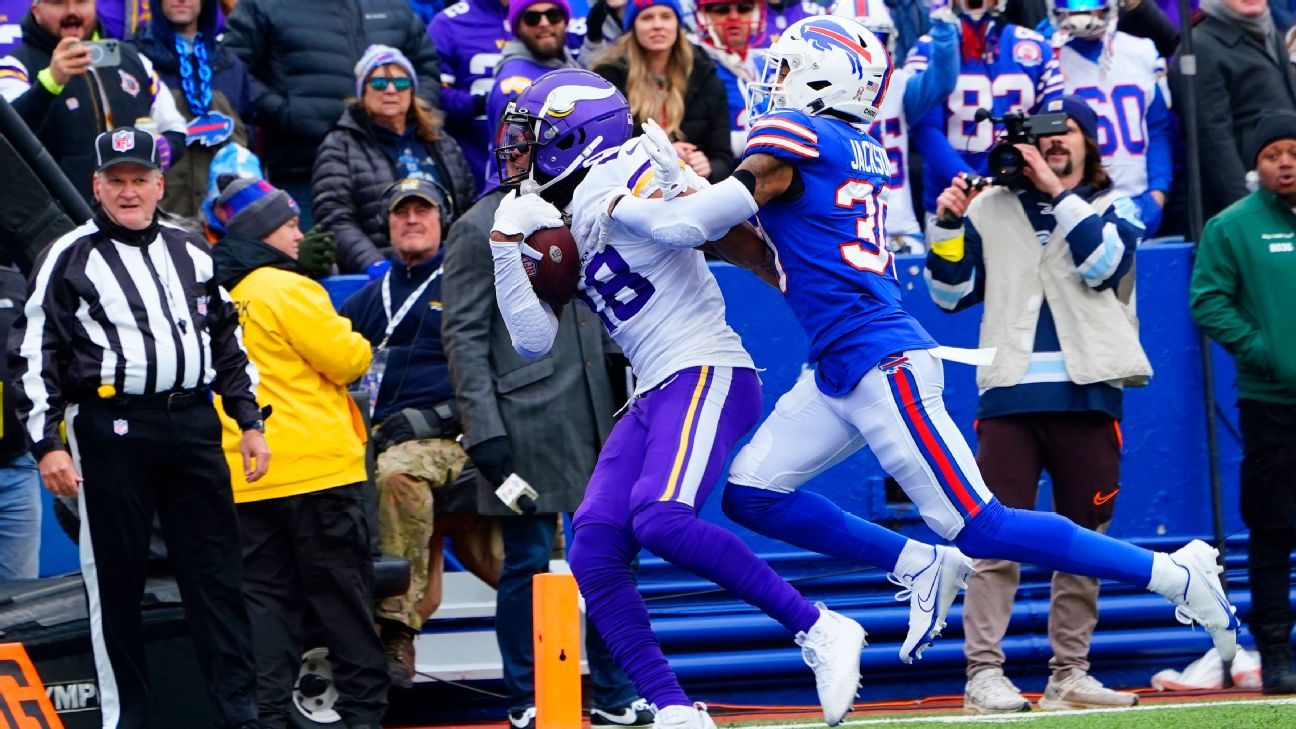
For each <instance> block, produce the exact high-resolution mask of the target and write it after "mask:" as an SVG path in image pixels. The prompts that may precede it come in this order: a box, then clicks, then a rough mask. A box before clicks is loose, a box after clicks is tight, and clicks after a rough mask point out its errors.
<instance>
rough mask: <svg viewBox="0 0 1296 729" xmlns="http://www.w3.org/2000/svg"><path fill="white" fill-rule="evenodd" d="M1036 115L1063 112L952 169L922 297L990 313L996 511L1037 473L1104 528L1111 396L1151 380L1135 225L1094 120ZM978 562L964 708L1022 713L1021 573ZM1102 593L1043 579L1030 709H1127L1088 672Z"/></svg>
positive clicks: (989, 445)
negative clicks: (1017, 618) (1011, 675)
mask: <svg viewBox="0 0 1296 729" xmlns="http://www.w3.org/2000/svg"><path fill="white" fill-rule="evenodd" d="M1043 111H1047V112H1060V114H1061V115H1059V116H1054V115H1052V114H1049V115H1043V114H1041V115H1039V116H1036V117H1034V118H1027V119H1016V120H1013V119H1009V120H1007V121H1008V123H1007V124H1006V126H1007V127H1008V128H1009V129H1010V130H1015V131H1016V132H1017V133H1016V134H1015V135H1010V139H1009V140H1008V141H1005V142H1003V143H1001V144H1000V145H998V146H997V147H996V148H995V149H994V150H992V151H991V153H990V160H989V162H990V167H991V168H992V169H993V170H994V171H995V173H996V174H997V175H999V177H996V178H995V179H994V180H985V179H982V178H972V177H967V176H964V175H960V176H958V177H955V178H954V180H953V181H952V182H951V184H950V186H949V187H948V188H946V189H945V191H944V192H942V193H941V194H940V196H939V197H938V199H937V223H936V225H934V226H932V230H931V232H932V239H931V240H932V246H931V251H930V252H929V253H928V256H927V281H928V289H929V291H930V293H931V296H932V298H933V299H934V300H935V302H936V303H937V304H938V305H939V306H940V307H941V308H942V309H945V310H947V311H951V312H953V311H959V310H962V309H965V308H967V307H970V306H972V305H974V304H976V303H978V302H983V303H984V304H985V309H984V312H983V315H982V320H981V341H980V346H982V347H994V348H996V350H997V352H996V356H995V358H994V361H993V363H991V364H989V365H986V366H983V367H980V368H978V370H977V387H978V388H979V390H980V391H981V396H980V400H979V402H978V408H977V419H978V420H977V435H978V439H979V445H978V450H977V465H978V466H979V467H980V469H981V473H982V475H983V476H984V477H985V481H986V485H987V486H988V487H989V488H990V490H991V491H992V492H994V494H995V496H997V497H998V498H999V500H1000V501H1001V502H1003V504H1004V505H1005V506H1008V507H1012V508H1018V509H1031V508H1034V507H1035V501H1036V496H1037V491H1038V486H1039V479H1040V474H1041V471H1043V470H1045V469H1047V470H1048V472H1049V475H1050V476H1051V477H1052V481H1053V504H1054V508H1055V509H1056V510H1057V512H1058V513H1059V514H1062V515H1063V516H1066V517H1068V518H1070V519H1071V520H1072V521H1074V522H1075V523H1076V524H1079V525H1080V526H1082V527H1087V528H1090V529H1098V530H1102V529H1104V528H1105V526H1106V525H1107V524H1108V523H1109V522H1110V521H1111V518H1112V510H1113V508H1114V506H1115V496H1116V494H1117V492H1118V491H1119V490H1120V451H1121V435H1120V427H1119V420H1120V418H1121V414H1122V413H1121V409H1122V399H1123V398H1122V392H1123V391H1122V387H1123V386H1124V385H1125V384H1127V383H1133V382H1138V383H1140V384H1141V383H1142V382H1145V381H1146V380H1147V378H1148V377H1149V376H1150V375H1151V374H1152V368H1151V365H1150V364H1149V363H1148V359H1147V356H1146V355H1145V354H1144V352H1143V349H1142V347H1141V346H1140V345H1139V340H1138V330H1137V324H1136V321H1135V319H1134V313H1133V307H1132V305H1131V304H1130V301H1131V295H1132V291H1133V279H1134V276H1133V265H1134V251H1135V249H1136V248H1137V247H1138V244H1139V241H1140V240H1141V239H1142V238H1143V226H1142V223H1140V222H1139V216H1138V209H1137V208H1136V207H1135V205H1134V203H1133V202H1132V201H1131V200H1130V199H1129V198H1128V197H1126V196H1125V195H1122V194H1120V193H1118V192H1116V191H1115V190H1113V189H1112V186H1111V180H1110V179H1109V178H1108V176H1107V174H1106V172H1104V171H1103V168H1102V161H1101V158H1100V156H1099V152H1098V146H1097V143H1096V139H1097V131H1096V130H1097V125H1098V120H1097V117H1096V115H1095V114H1094V111H1093V110H1092V109H1091V108H1090V107H1089V106H1088V105H1087V104H1086V103H1085V102H1084V100H1083V99H1081V98H1079V97H1077V96H1063V97H1060V98H1057V99H1053V100H1051V101H1048V102H1046V103H1045V104H1044V108H1043ZM1062 115H1064V116H1062ZM981 116H984V115H980V116H978V118H981ZM1050 117H1051V118H1050ZM982 123H984V122H982ZM1063 124H1065V126H1064V125H1063ZM1059 131H1060V133H1059ZM1014 172H1015V173H1016V174H1014ZM974 564H975V565H976V569H977V574H976V575H975V576H974V577H973V578H972V579H970V580H968V590H967V597H966V602H965V605H964V618H963V627H964V631H965V634H966V636H967V638H966V642H965V646H964V652H965V653H966V655H967V660H968V666H967V675H968V683H967V688H966V692H965V695H964V700H963V706H964V710H965V711H966V712H967V713H974V714H985V713H999V712H1012V711H1026V710H1029V708H1030V703H1029V702H1028V701H1027V700H1026V699H1025V698H1024V697H1023V696H1022V695H1021V693H1020V692H1019V691H1018V690H1017V688H1016V687H1015V686H1013V685H1012V682H1011V681H1009V680H1008V678H1007V677H1006V676H1005V675H1004V672H1003V664H1004V653H1003V649H1002V647H1001V646H1000V643H1001V641H1002V640H1003V637H1004V634H1005V632H1006V631H1007V628H1008V621H1009V618H1010V617H1011V615H1012V601H1013V594H1014V593H1015V592H1016V590H1017V584H1018V581H1019V578H1020V566H1019V565H1018V564H1016V563H1013V562H1006V561H1002V560H975V561H974ZM1097 600H1098V580H1095V579H1089V578H1085V577H1078V576H1075V575H1067V574H1062V573H1055V574H1054V575H1053V591H1052V602H1051V604H1050V606H1049V621H1048V628H1049V642H1050V643H1051V644H1052V647H1053V658H1052V660H1051V661H1050V669H1051V671H1052V675H1051V677H1050V678H1049V682H1048V686H1047V688H1046V689H1045V692H1044V696H1043V697H1042V698H1041V699H1040V708H1042V709H1046V710H1048V709H1074V708H1089V707H1100V706H1107V707H1110V706H1129V705H1132V704H1134V703H1136V702H1137V697H1136V696H1135V695H1134V694H1131V693H1122V692H1117V691H1112V690H1110V689H1107V688H1105V687H1104V686H1103V685H1102V684H1101V683H1100V682H1099V681H1098V680H1097V679H1095V678H1093V677H1092V676H1089V674H1088V670H1089V661H1088V653H1089V642H1090V639H1091V637H1092V635H1093V629H1094V626H1095V625H1096V624H1097V622H1098V605H1097Z"/></svg>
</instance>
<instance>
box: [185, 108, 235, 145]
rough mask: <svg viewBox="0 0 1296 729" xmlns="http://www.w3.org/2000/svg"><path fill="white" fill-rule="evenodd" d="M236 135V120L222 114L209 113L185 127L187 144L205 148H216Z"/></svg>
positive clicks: (196, 118) (217, 112)
mask: <svg viewBox="0 0 1296 729" xmlns="http://www.w3.org/2000/svg"><path fill="white" fill-rule="evenodd" d="M233 133H234V120H233V119H231V118H230V117H228V116H226V115H224V114H222V113H220V112H219V111H209V112H207V113H206V114H203V115H201V116H198V117H195V118H194V119H193V121H191V122H189V123H188V124H187V125H186V126H185V144H186V145H190V144H201V145H203V146H204V147H216V146H219V145H220V144H221V143H222V142H224V141H225V140H227V139H229V138H230V135H232V134H233Z"/></svg>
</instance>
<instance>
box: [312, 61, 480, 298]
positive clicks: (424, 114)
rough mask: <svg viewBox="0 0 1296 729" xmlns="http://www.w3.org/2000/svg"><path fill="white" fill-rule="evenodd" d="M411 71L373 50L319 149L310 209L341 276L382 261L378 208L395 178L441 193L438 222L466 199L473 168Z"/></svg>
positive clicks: (382, 217) (383, 227)
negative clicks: (329, 239) (331, 243)
mask: <svg viewBox="0 0 1296 729" xmlns="http://www.w3.org/2000/svg"><path fill="white" fill-rule="evenodd" d="M413 72H414V67H413V65H412V64H411V63H410V61H409V59H408V58H406V57H405V56H404V55H403V54H402V53H401V52H400V51H398V50H396V49H395V48H390V47H388V46H381V45H376V46H371V47H370V48H369V50H368V51H366V52H365V54H364V57H363V58H361V59H360V62H359V63H357V64H356V68H355V76H354V83H355V89H354V91H355V95H356V97H357V100H355V101H353V102H351V103H350V104H349V105H348V106H347V108H346V110H345V111H343V112H342V116H341V118H340V119H338V120H337V124H336V125H334V127H333V131H331V132H329V133H328V136H326V137H324V141H323V143H322V144H320V146H319V152H318V155H317V156H316V158H315V168H314V170H313V172H312V174H311V205H312V207H313V208H314V210H315V217H316V218H317V219H318V220H319V224H320V225H321V226H323V227H324V228H326V229H328V230H329V231H330V232H332V233H333V237H334V240H335V241H336V244H337V256H338V266H339V268H340V269H341V270H342V272H344V273H356V272H361V271H365V270H366V269H368V268H369V267H370V266H372V265H374V264H381V263H382V262H384V261H385V260H386V257H385V256H384V252H385V250H386V249H387V248H389V247H390V246H391V242H390V241H389V240H388V237H387V211H386V210H383V209H382V204H381V203H382V196H383V193H384V192H385V191H386V190H387V189H388V188H389V187H391V185H392V183H393V182H395V181H396V180H401V179H405V178H407V177H417V178H422V179H426V180H430V181H432V182H433V183H435V184H436V185H438V186H439V187H441V188H442V189H443V190H445V192H446V197H447V198H449V206H448V209H447V210H445V211H444V214H443V215H442V224H443V225H449V221H450V220H452V219H453V218H454V217H455V216H456V215H458V214H459V213H462V212H463V211H464V210H465V209H466V208H467V207H468V205H469V204H470V203H471V202H472V198H473V177H472V171H471V170H469V169H468V163H467V162H465V161H464V156H463V151H462V150H460V149H459V144H458V143H457V142H455V140H454V139H452V138H450V136H449V135H447V134H446V133H445V132H444V130H443V129H442V124H441V122H442V117H441V112H439V111H436V110H434V109H433V108H432V106H431V105H430V104H428V102H427V101H426V100H424V99H423V98H421V97H419V96H417V91H418V89H419V88H420V87H421V86H422V79H420V78H419V77H417V76H416V75H415V74H414V73H413ZM380 86H381V88H379V87H380ZM402 87H404V88H402Z"/></svg>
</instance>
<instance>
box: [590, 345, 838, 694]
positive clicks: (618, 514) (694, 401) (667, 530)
mask: <svg viewBox="0 0 1296 729" xmlns="http://www.w3.org/2000/svg"><path fill="white" fill-rule="evenodd" d="M760 406H761V392H760V382H759V380H757V378H756V373H755V372H754V371H752V370H749V369H735V368H732V367H711V366H703V367H694V368H690V369H686V370H682V371H680V372H677V373H675V374H674V375H673V376H671V378H670V379H668V380H667V381H666V382H665V383H663V384H662V385H660V386H658V387H657V388H655V389H653V390H651V391H649V392H647V393H645V394H644V395H642V396H640V397H638V398H637V399H636V400H635V401H634V403H633V404H632V405H631V407H630V410H629V411H628V412H627V413H626V415H625V416H624V417H623V418H622V419H621V420H620V422H618V423H617V425H616V427H615V428H613V430H612V434H611V436H609V437H608V441H607V443H606V444H604V446H603V451H602V452H601V453H600V455H599V461H598V465H597V466H596V467H595V469H594V475H593V476H592V477H591V478H590V483H589V486H588V488H587V489H586V490H585V499H584V501H583V502H582V503H581V506H580V509H578V510H577V511H576V516H575V519H574V532H575V536H574V538H573V540H572V545H571V550H570V554H569V561H570V563H571V568H572V572H573V573H575V575H576V580H577V582H578V583H579V584H580V588H581V593H582V594H584V596H585V604H586V609H587V611H588V614H589V619H590V620H592V621H593V622H594V625H595V627H597V628H598V630H599V633H600V634H602V636H603V640H604V641H605V642H606V643H607V646H608V648H609V649H610V650H611V651H612V656H613V657H614V658H615V659H616V661H617V663H618V664H620V666H621V668H622V669H623V670H624V671H625V672H626V675H628V676H629V677H630V680H631V681H633V682H634V685H635V688H636V689H637V690H638V691H639V695H640V696H642V697H643V698H645V699H647V700H648V701H650V702H652V703H654V704H656V705H657V707H658V708H662V707H666V706H672V705H683V706H690V705H691V702H690V701H689V699H688V697H687V696H686V695H685V694H684V690H683V689H682V688H680V685H679V680H678V679H677V678H676V677H675V673H674V671H672V670H671V668H670V665H669V664H668V663H667V662H666V657H665V656H664V655H663V654H662V649H661V643H660V641H658V640H657V636H656V635H654V634H653V632H652V627H651V626H650V625H649V622H648V608H647V607H646V606H645V605H644V602H643V598H641V597H640V596H639V591H638V589H637V588H636V587H635V582H634V577H633V575H632V574H631V571H630V565H631V563H632V562H633V560H634V558H635V556H636V555H637V554H638V553H639V549H640V548H641V547H643V548H646V549H647V550H648V551H650V552H652V553H653V554H655V555H657V556H659V557H661V558H662V559H664V560H666V561H667V562H670V563H671V564H673V565H676V566H677V567H682V568H684V569H686V570H689V571H690V572H693V573H695V574H697V575H699V576H701V577H704V578H706V579H708V580H711V581H712V582H714V583H716V584H717V585H719V586H721V587H723V588H725V589H727V590H729V591H730V592H731V593H733V594H734V595H736V596H737V597H739V598H741V599H742V600H745V601H747V602H749V603H751V604H752V605H755V606H756V607H758V608H760V609H761V610H763V611H764V612H765V613H766V614H768V615H769V616H770V617H772V618H774V619H775V620H777V621H779V622H780V623H782V624H783V626H784V627H786V628H787V629H788V630H790V631H792V632H793V633H798V632H801V631H806V630H809V629H810V627H811V626H812V625H814V622H815V621H816V620H818V619H819V611H818V610H817V609H816V608H815V607H814V606H813V605H811V604H810V602H809V601H808V600H806V599H805V598H804V597H803V596H802V595H801V594H800V593H799V592H797V591H796V589H795V588H793V587H792V586H791V585H789V584H788V583H787V582H786V581H784V580H783V578H781V577H779V576H778V575H777V574H775V572H774V570H772V569H770V566H769V565H767V564H766V563H765V562H764V561H763V560H761V559H760V558H759V557H757V556H756V555H755V554H753V553H752V551H751V549H749V548H748V547H747V545H746V544H744V543H743V542H742V541H741V540H739V539H738V538H737V537H736V536H734V535H733V534H731V533H730V532H728V531H726V530H725V529H722V528H720V527H718V526H716V525H714V524H711V523H709V522H705V521H702V520H701V519H698V518H697V511H696V507H697V505H699V504H702V503H704V502H705V501H706V498H707V495H708V494H709V493H710V492H711V489H712V488H713V487H714V486H715V484H716V482H717V480H718V479H719V477H720V475H721V469H722V468H723V467H724V465H725V462H726V461H727V460H728V458H729V453H730V452H731V451H732V449H733V446H734V443H735V442H737V440H738V439H739V438H741V437H742V436H743V435H745V434H746V433H747V432H748V431H749V430H751V428H752V427H753V426H754V425H755V424H756V420H757V419H758V418H759V416H760Z"/></svg>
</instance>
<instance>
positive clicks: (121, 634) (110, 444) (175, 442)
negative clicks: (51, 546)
mask: <svg viewBox="0 0 1296 729" xmlns="http://www.w3.org/2000/svg"><path fill="white" fill-rule="evenodd" d="M66 417H67V423H68V436H69V441H70V443H71V444H72V452H73V456H74V457H75V458H76V459H77V460H78V461H79V466H80V469H81V474H82V476H83V477H84V478H85V483H84V486H83V489H82V492H81V495H82V498H81V520H82V522H81V570H82V574H83V575H84V577H85V584H86V595H87V597H88V599H89V603H90V618H91V620H90V625H91V640H92V643H93V645H94V657H95V668H96V670H97V672H98V674H99V692H100V696H101V712H102V714H103V725H104V726H105V727H121V728H123V729H134V728H135V727H146V726H148V702H149V692H148V677H147V670H146V667H145V657H144V636H143V630H142V626H141V621H140V601H141V599H142V598H143V595H144V581H145V578H146V576H147V563H148V548H149V532H150V528H151V525H152V523H153V515H154V512H156V513H157V514H158V516H159V520H160V521H161V523H162V531H163V534H164V536H165V538H166V545H167V552H168V554H169V556H170V561H171V566H172V568H173V569H174V570H175V574H176V581H177V582H178V583H179V587H180V594H181V596H182V597H183V599H184V610H185V617H186V618H187V620H188V623H189V631H190V634H191V635H192V636H193V643H194V649H195V652H196V654H197V658H198V665H199V667H200V668H201V670H202V674H203V677H204V678H205V679H206V681H207V691H208V694H209V696H210V697H211V703H212V711H213V712H214V714H215V715H214V716H213V717H212V718H213V719H214V723H215V724H216V725H217V726H219V727H241V726H243V725H247V726H255V725H256V724H255V722H256V700H255V688H256V674H255V671H254V668H253V663H252V641H251V632H252V631H251V624H250V622H249V621H248V612H247V605H246V604H245V603H244V601H243V593H242V590H241V589H240V583H241V576H242V567H241V560H240V555H239V533H238V521H237V517H236V515H235V512H234V500H233V495H232V493H231V491H230V477H229V469H228V467H227V466H226V465H225V454H224V452H223V451H222V450H221V426H220V421H219V420H218V419H217V416H216V410H215V409H214V408H213V407H212V406H211V405H210V404H209V403H207V402H206V401H201V402H199V403H198V404H196V405H194V406H193V407H189V408H185V409H183V410H177V411H173V412H168V411H166V410H161V409H151V408H144V407H130V408H129V409H127V408H124V407H121V406H116V405H112V404H109V403H106V402H101V401H91V402H88V403H85V404H83V405H73V406H71V407H69V409H68V411H67V413H66Z"/></svg>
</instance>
